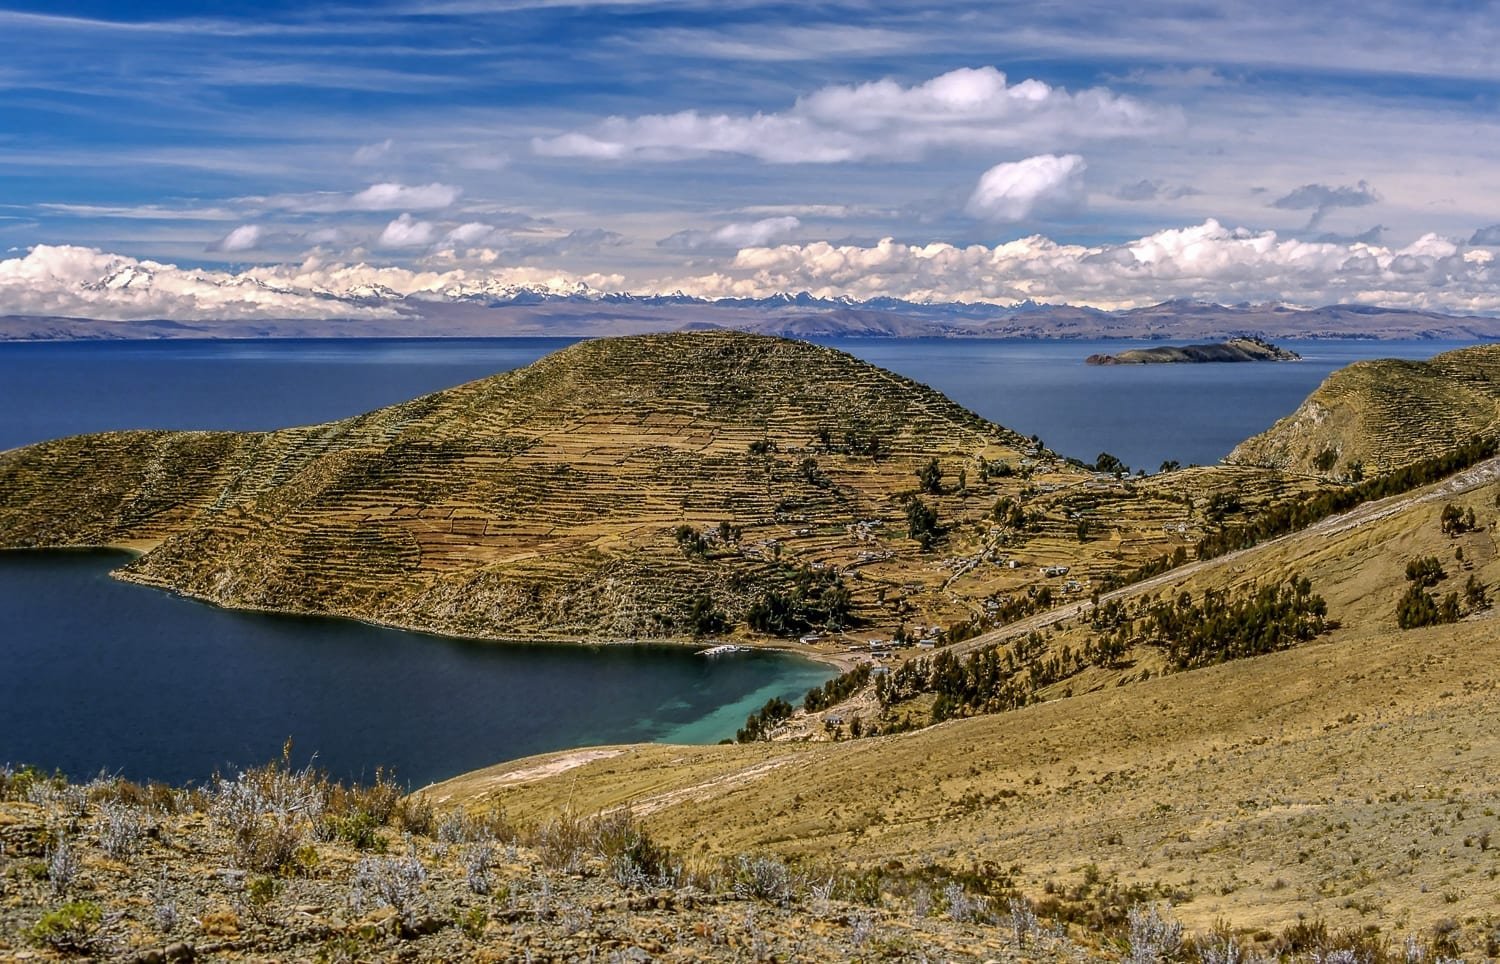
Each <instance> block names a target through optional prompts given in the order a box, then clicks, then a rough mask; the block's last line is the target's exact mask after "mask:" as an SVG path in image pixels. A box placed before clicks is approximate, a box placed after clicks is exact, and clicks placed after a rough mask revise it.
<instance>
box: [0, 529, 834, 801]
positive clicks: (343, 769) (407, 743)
mask: <svg viewBox="0 0 1500 964" xmlns="http://www.w3.org/2000/svg"><path fill="white" fill-rule="evenodd" d="M124 558H125V557H123V556H121V555H116V554H107V553H83V552H79V553H58V552H48V553H0V665H3V667H4V669H3V671H0V762H5V761H7V760H8V761H11V762H21V761H25V762H32V761H35V762H37V763H40V764H44V765H46V766H48V767H54V766H55V767H60V768H62V769H63V770H65V771H67V772H68V773H70V774H73V775H76V776H86V775H91V774H94V773H97V772H98V771H99V770H100V769H108V770H110V771H111V772H116V771H118V772H123V773H124V774H126V775H128V776H131V777H138V778H153V779H161V780H167V781H171V782H182V781H190V780H199V779H203V778H205V777H207V776H208V775H209V774H210V773H211V772H212V771H213V770H214V769H215V768H216V767H219V768H227V767H233V766H235V765H245V764H254V763H260V762H264V761H266V760H269V759H271V758H273V757H275V756H276V755H277V754H278V753H279V751H280V748H281V745H282V742H283V741H284V740H286V738H287V737H288V736H290V737H292V738H293V740H294V741H295V749H296V756H297V759H298V760H306V759H307V758H308V757H309V756H310V755H312V754H316V757H317V760H318V762H319V764H320V765H322V766H326V767H328V768H329V769H330V770H331V771H332V772H334V773H337V774H340V775H344V776H358V775H361V774H363V775H365V776H368V775H369V774H371V773H372V772H373V770H374V768H375V767H376V766H381V765H384V766H387V767H394V768H395V770H396V772H397V774H398V777H399V778H400V779H402V780H405V781H409V782H411V783H413V784H414V785H418V784H422V783H426V782H428V781H431V780H436V779H441V778H443V777H447V776H452V775H454V774H456V773H461V772H463V771H465V770H470V769H474V768H476V767H481V766H486V765H488V764H491V763H496V762H498V761H501V760H506V759H511V758H514V757H518V756H525V755H528V754H531V753H539V752H542V751H546V750H555V749H562V748H565V747H574V746H587V745H591V744H600V743H633V742H641V741H650V740H662V741H670V742H688V743H713V742H717V741H718V740H720V739H723V738H726V737H732V736H733V735H734V731H735V730H736V729H737V728H738V727H739V726H740V725H742V724H743V723H744V720H745V717H746V715H748V714H749V713H750V712H751V711H753V710H756V709H759V708H760V706H761V705H762V704H764V703H765V701H766V700H767V699H769V698H771V697H772V696H781V697H782V698H784V699H790V700H800V699H801V697H802V695H803V694H804V693H806V692H807V690H808V689H809V688H810V687H812V686H816V685H819V684H821V683H822V682H823V681H824V680H825V679H827V678H829V677H830V676H831V675H833V670H832V669H831V668H830V667H828V666H826V665H823V664H818V663H813V662H810V661H808V660H804V659H800V658H796V657H792V656H783V655H779V654H771V653H744V654H737V655H732V656H720V657H716V658H713V659H708V658H705V657H700V656H696V655H694V654H693V652H692V651H691V650H688V649H684V648H679V647H661V646H651V647H646V646H603V647H593V648H581V647H568V646H545V645H537V646H515V645H495V644H487V643H472V642H466V641H462V640H453V639H445V638H441V637H432V636H424V635H421V634H417V633H406V632H400V631H396V630H388V629H381V628H378V627H373V626H366V625H363V624H360V623H354V622H349V621H345V620H336V619H302V618H295V617H287V616H272V615H259V614H253V613H238V612H232V611H229V610H223V609H217V608H215V607H213V606H208V605H204V604H201V603H197V602H193V601H190V600H186V599H181V598H178V597H175V596H172V595H169V594H167V593H162V592H157V591H155V590H152V589H146V588H142V587H140V586H133V585H130V584H128V583H123V582H120V581H118V580H115V579H111V578H110V577H109V575H108V572H109V570H110V569H111V568H112V567H113V566H115V565H118V564H119V563H120V562H121V561H123V560H124Z"/></svg>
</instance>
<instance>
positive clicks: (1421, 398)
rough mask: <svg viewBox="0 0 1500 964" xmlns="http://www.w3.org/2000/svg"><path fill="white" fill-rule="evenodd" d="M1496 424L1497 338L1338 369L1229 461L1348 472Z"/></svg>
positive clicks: (1436, 447)
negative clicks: (1418, 357)
mask: <svg viewBox="0 0 1500 964" xmlns="http://www.w3.org/2000/svg"><path fill="white" fill-rule="evenodd" d="M1497 427H1500V344H1491V345H1479V346H1476V347H1473V348H1461V349H1458V350H1457V351H1451V352H1446V353H1444V354H1441V355H1437V356H1434V357H1433V358H1431V359H1430V360H1428V361H1425V362H1419V361H1398V360H1394V359H1383V360H1378V361H1363V362H1356V363H1355V364H1353V365H1350V366H1349V367H1347V368H1343V369H1340V370H1339V371H1336V372H1334V373H1333V374H1332V375H1330V376H1328V378H1327V380H1325V381H1324V382H1323V384H1322V385H1321V386H1320V387H1319V388H1318V390H1317V391H1315V392H1313V394H1312V395H1310V396H1308V398H1307V400H1306V401H1304V402H1303V403H1302V404H1301V405H1300V406H1299V407H1298V408H1297V410H1296V411H1295V412H1293V413H1292V414H1291V415H1289V416H1287V417H1286V418H1283V419H1281V420H1280V421H1279V422H1277V423H1276V424H1275V425H1273V426H1271V428H1270V429H1268V430H1267V431H1265V432H1264V433H1262V434H1260V435H1257V436H1255V437H1254V438H1251V439H1248V440H1246V441H1244V442H1242V443H1240V445H1239V446H1237V447H1236V448H1235V450H1234V451H1233V452H1231V453H1230V454H1229V458H1228V461H1229V462H1231V463H1235V464H1239V465H1255V466H1263V467H1270V468H1277V469H1283V470H1287V471H1292V472H1301V473H1323V474H1326V475H1329V476H1343V475H1347V474H1349V473H1350V471H1351V469H1352V467H1353V466H1354V465H1355V464H1356V463H1359V464H1360V465H1361V466H1362V469H1363V472H1364V473H1365V474H1366V475H1375V474H1379V473H1383V472H1388V471H1390V470H1392V469H1395V468H1399V467H1401V466H1403V465H1407V464H1409V463H1411V462H1415V461H1417V460H1419V459H1423V458H1428V457H1431V456H1434V455H1438V454H1440V453H1441V452H1442V451H1444V450H1445V449H1449V448H1452V447H1455V446H1457V445H1460V444H1462V443H1464V442H1466V441H1468V440H1469V439H1471V438H1473V437H1474V436H1475V435H1481V434H1492V433H1494V432H1495V430H1496V429H1497ZM1320 456H1321V457H1322V460H1321V461H1320ZM1323 466H1327V467H1326V468H1324V467H1323Z"/></svg>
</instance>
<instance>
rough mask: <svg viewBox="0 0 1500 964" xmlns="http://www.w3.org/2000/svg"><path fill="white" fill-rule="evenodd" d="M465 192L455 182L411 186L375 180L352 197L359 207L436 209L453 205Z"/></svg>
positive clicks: (378, 209) (363, 209)
mask: <svg viewBox="0 0 1500 964" xmlns="http://www.w3.org/2000/svg"><path fill="white" fill-rule="evenodd" d="M461 194H463V189H462V188H457V187H454V186H453V185H451V184H438V183H436V182H434V183H432V184H422V185H417V186H407V185H405V184H395V183H391V182H386V183H382V184H371V185H370V186H369V187H367V188H365V189H364V190H363V191H360V192H359V193H358V194H356V195H354V196H353V197H352V198H350V199H349V204H350V207H352V208H354V209H356V210H359V211H434V210H439V209H442V208H445V207H448V206H449V205H451V204H452V203H453V202H454V201H457V200H458V198H459V195H461Z"/></svg>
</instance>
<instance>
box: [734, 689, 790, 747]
mask: <svg viewBox="0 0 1500 964" xmlns="http://www.w3.org/2000/svg"><path fill="white" fill-rule="evenodd" d="M791 715H792V704H790V703H788V702H787V701H786V700H784V699H782V698H781V697H779V696H773V697H771V698H770V699H769V700H767V701H766V705H765V706H762V707H761V708H760V709H759V710H758V711H756V712H754V713H751V714H750V716H749V717H748V718H747V719H746V720H745V725H744V726H742V727H740V729H739V730H738V731H737V732H736V733H735V734H734V739H735V741H736V742H738V743H754V742H755V741H756V740H764V739H765V738H766V734H767V733H769V732H770V731H771V730H774V729H776V727H778V726H780V725H781V724H782V723H784V722H786V721H787V720H788V719H790V718H791Z"/></svg>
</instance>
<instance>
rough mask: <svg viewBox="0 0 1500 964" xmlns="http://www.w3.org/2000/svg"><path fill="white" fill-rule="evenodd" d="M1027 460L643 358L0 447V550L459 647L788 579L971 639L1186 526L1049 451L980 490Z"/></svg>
mask: <svg viewBox="0 0 1500 964" xmlns="http://www.w3.org/2000/svg"><path fill="white" fill-rule="evenodd" d="M872 439H874V440H878V443H879V451H878V455H877V456H876V457H872V456H871V455H870V454H869V450H868V444H869V442H870V441H871V440H872ZM825 440H826V441H825ZM851 443H852V445H851ZM752 445H760V446H764V447H766V449H767V450H766V451H762V452H759V453H757V452H753V451H752ZM1032 448H1033V444H1032V443H1031V442H1029V441H1027V440H1025V439H1022V438H1021V437H1019V436H1017V435H1016V434H1015V433H1013V432H1010V431H1008V430H1006V429H1003V428H1000V427H999V426H995V425H993V424H990V423H988V422H986V421H984V420H983V419H981V418H979V417H978V416H976V415H974V414H973V413H971V412H968V411H966V410H965V409H962V408H960V407H959V406H957V405H955V404H953V403H952V402H951V401H949V400H948V399H946V398H944V397H943V396H941V395H939V394H937V393H936V392H933V391H931V390H930V389H927V388H925V387H923V386H920V385H917V384H915V383H913V382H911V381H909V380H907V379H904V378H901V377H899V376H897V375H894V374H892V373H890V372H886V371H883V370H881V369H878V368H874V367H873V366H870V365H868V364H865V363H863V362H860V361H858V360H856V359H854V358H851V357H850V356H848V355H845V354H843V353H840V352H837V351H833V350H831V349H827V348H820V347H817V346H813V345H808V344H805V343H800V342H793V341H786V340H780V339H774V338H766V337H760V336H753V335H744V334H736V333H728V332H716V333H701V334H678V335H661V336H639V337H632V338H623V339H610V340H600V341H594V342H585V343H581V344H579V345H576V346H573V347H571V348H569V349H566V350H564V351H562V352H559V353H557V354H555V355H552V356H549V357H547V358H545V359H542V360H541V361H538V362H537V363H535V364H533V365H530V366H528V367H526V368H524V369H521V370H518V371H515V372H511V373H507V374H503V375H497V376H494V377H492V378H487V379H483V380H480V381H476V382H473V383H470V384H467V385H462V386H459V387H457V388H454V389H450V390H447V391H444V392H438V393H436V394H433V395H429V396H425V397H423V398H420V399H416V400H413V401H411V402H408V403H405V404H402V405H397V406H393V407H391V408H387V409H381V410H379V411H376V412H371V413H369V414H367V415H363V416H359V417H357V418H352V419H346V420H343V421H340V422H335V423H330V424H327V425H319V426H309V427H304V428H297V429H288V430H285V431H279V432H267V433H180V432H135V433H113V434H108V435H99V436H85V437H80V438H74V439H64V440H60V441H57V442H50V443H45V444H43V445H37V446H31V447H28V448H25V449H20V450H15V451H12V452H8V453H3V454H0V544H3V545H5V546H9V547H58V546H80V545H100V544H126V545H132V546H136V547H138V548H142V549H147V550H149V551H148V552H147V553H146V554H145V555H144V556H143V557H142V558H140V559H139V560H137V561H135V562H134V563H132V564H131V565H129V566H127V567H126V568H125V569H124V570H123V572H122V575H123V576H125V577H126V578H129V579H133V580H137V581H140V582H146V583H149V584H152V585H158V586H162V587H167V588H171V589H174V590H177V591H179V592H183V593H186V594H190V595H193V596H198V597H201V598H205V599H209V600H212V601H214V602H217V603H221V604H224V605H229V606H238V607H250V608H262V609H272V610H284V611H294V612H309V613H328V614H336V615H346V616H354V617H358V618H363V619H370V620H375V621H381V622H386V623H391V624H396V625H403V626H410V627H416V628H422V629H429V630H435V631H441V632H449V633H457V634H462V635H469V636H476V637H526V638H589V639H619V638H640V637H661V636H672V635H677V634H680V633H682V632H683V619H684V618H685V616H686V613H687V610H688V608H689V606H690V605H691V603H692V601H693V599H694V598H695V597H698V596H700V595H701V596H707V597H709V598H711V599H712V601H713V603H714V605H715V606H717V607H718V608H720V609H721V610H722V611H724V612H725V613H726V614H727V615H728V616H729V617H730V618H731V619H735V620H741V619H743V616H744V613H745V610H746V609H747V607H748V605H749V603H750V602H751V601H752V600H753V599H754V598H756V597H757V596H758V595H759V594H760V593H762V592H764V591H766V590H767V588H774V587H776V586H780V585H784V584H785V583H786V581H787V580H788V579H789V578H790V572H789V570H788V568H787V567H788V566H789V565H791V566H799V567H817V566H825V565H826V566H833V567H836V568H837V569H839V570H841V571H842V572H844V574H845V579H846V584H847V585H848V586H849V588H850V590H851V592H852V593H853V597H854V606H855V610H856V612H857V613H858V614H859V615H860V616H861V617H862V618H864V619H866V620H867V621H869V622H870V623H871V624H872V625H877V626H878V625H882V621H884V631H886V632H889V631H890V630H891V629H892V628H894V625H895V623H897V622H900V621H903V620H914V621H917V622H922V621H931V622H937V621H947V620H950V619H954V618H968V617H969V616H971V615H973V614H975V613H976V612H979V611H982V610H981V608H980V603H981V601H982V600H983V599H984V598H985V597H986V596H988V595H991V594H993V593H995V592H1000V591H1007V592H1010V591H1018V590H1021V589H1024V587H1025V586H1026V585H1027V584H1030V583H1035V582H1036V581H1037V580H1038V579H1039V578H1040V577H1038V575H1037V571H1036V563H1037V561H1039V560H1040V559H1042V558H1053V559H1056V558H1059V557H1061V556H1065V557H1066V559H1065V560H1064V561H1068V560H1071V561H1078V559H1079V558H1085V557H1086V559H1087V560H1091V562H1090V565H1091V566H1092V567H1095V568H1097V569H1098V571H1099V572H1100V573H1104V572H1110V571H1116V570H1118V569H1121V568H1127V567H1129V566H1132V565H1135V564H1138V563H1139V562H1141V561H1143V560H1144V559H1145V558H1148V557H1150V556H1153V555H1155V554H1157V553H1159V552H1161V551H1163V550H1164V549H1165V548H1167V545H1168V543H1169V542H1170V540H1169V539H1168V537H1167V536H1166V535H1165V534H1164V533H1163V531H1162V523H1163V519H1164V518H1166V517H1172V518H1177V517H1180V516H1181V514H1182V511H1183V510H1182V508H1181V506H1180V505H1179V504H1178V503H1176V502H1174V501H1173V498H1175V496H1173V495H1171V494H1169V493H1167V494H1164V493H1161V492H1157V491H1154V490H1153V491H1143V492H1135V491H1133V490H1131V491H1127V490H1129V486H1127V485H1125V484H1124V483H1100V482H1097V481H1095V480H1092V479H1091V477H1089V476H1088V475H1086V474H1085V473H1083V472H1082V471H1080V470H1077V469H1074V468H1072V467H1069V466H1067V465H1065V464H1063V463H1062V462H1061V461H1059V460H1056V459H1055V458H1052V457H1050V456H1047V457H1041V458H1038V459H1036V460H1035V463H1036V464H1035V465H1034V466H1033V467H1032V469H1031V470H1030V471H1029V472H1028V476H1027V477H1022V476H1020V475H1016V476H1009V477H1006V478H1002V479H989V480H983V479H981V478H980V477H979V475H980V473H979V469H978V467H979V465H980V460H981V459H987V460H990V461H994V460H1004V461H1006V462H1007V463H1008V464H1010V465H1012V466H1020V465H1021V464H1022V463H1023V462H1024V461H1026V460H1027V459H1028V458H1030V456H1031V450H1032ZM933 458H936V459H938V460H939V462H940V464H942V466H943V467H944V470H945V473H946V477H947V479H948V484H947V485H946V486H945V492H944V493H943V494H942V495H933V496H928V497H927V498H928V500H929V502H930V503H931V504H932V505H933V506H934V507H935V508H937V510H938V512H939V515H940V518H941V519H942V520H943V521H944V523H945V524H948V525H949V528H950V533H949V536H948V538H947V540H946V541H945V542H944V543H943V544H942V546H941V548H940V551H938V552H936V553H924V552H922V551H921V550H920V548H919V547H918V546H917V545H916V543H914V542H913V541H912V540H910V539H909V538H907V533H906V525H905V519H904V509H903V508H902V503H901V498H902V496H903V494H904V493H906V492H909V491H911V490H913V489H914V488H915V483H916V469H917V468H918V467H920V466H921V465H923V464H924V463H926V462H927V461H928V460H930V459H933ZM804 463H806V465H804ZM960 473H965V474H966V475H967V479H968V482H969V484H968V485H967V486H965V487H963V488H962V489H960V488H959V487H958V486H956V485H955V484H954V483H955V482H956V481H957V477H958V476H959V474H960ZM1100 489H1104V490H1109V491H1103V492H1101V491H1097V490H1100ZM1026 491H1029V492H1030V493H1031V494H1030V495H1029V496H1027V495H1025V492H1026ZM1002 495H1010V496H1014V497H1019V498H1023V500H1024V501H1026V502H1027V504H1028V505H1031V506H1034V507H1035V509H1034V511H1035V513H1036V514H1037V519H1036V521H1035V522H1034V524H1033V526H1032V530H1031V531H1029V532H1028V533H1027V534H1026V535H1025V536H1024V537H1020V536H1018V537H1017V539H1018V540H1019V541H1021V542H1023V543H1025V547H1026V548H1028V549H1029V550H1031V551H1032V555H1031V557H1029V558H1028V559H1027V563H1026V565H1025V566H1024V567H1023V568H1021V569H1019V570H1010V569H1003V568H1002V567H1000V565H999V557H998V556H996V555H994V554H992V550H994V549H995V548H996V546H998V545H1000V544H1001V543H1003V542H1004V541H1005V540H1007V539H1009V538H1010V536H1009V535H1008V534H1006V533H1003V532H1000V533H998V534H997V532H996V531H995V530H994V527H992V525H991V523H990V521H989V519H988V513H989V510H990V509H991V507H992V506H993V505H994V503H995V501H996V499H997V498H999V497H1000V496H1002ZM1111 500H1113V502H1112V501H1111ZM1106 503H1107V504H1111V505H1118V507H1119V509H1120V514H1119V518H1118V519H1117V520H1115V521H1117V522H1118V528H1117V529H1112V530H1111V531H1110V534H1109V538H1108V539H1098V540H1095V541H1094V542H1093V543H1091V544H1090V546H1089V547H1088V549H1087V551H1086V552H1084V555H1083V556H1078V557H1077V558H1075V556H1077V553H1078V552H1079V551H1080V550H1079V549H1077V545H1078V544H1077V540H1076V539H1075V538H1073V536H1072V534H1071V530H1072V527H1073V523H1072V522H1070V521H1069V519H1068V516H1067V512H1069V511H1072V510H1071V509H1070V506H1073V505H1075V504H1083V505H1087V506H1089V507H1090V508H1089V511H1101V510H1100V509H1099V506H1100V505H1101V504H1106ZM1049 505H1052V506H1054V508H1053V509H1051V510H1049V508H1048V506H1049ZM1049 511H1050V512H1051V513H1052V514H1051V515H1050V516H1049V514H1048V513H1049ZM720 522H730V523H732V524H734V525H736V526H739V527H742V528H743V530H744V533H743V536H741V537H740V538H739V539H738V540H734V541H731V542H730V543H727V544H711V545H710V551H709V552H708V553H707V556H706V557H694V556H690V555H687V554H684V553H683V552H682V551H681V550H680V549H679V547H678V545H677V543H676V541H675V539H674V537H673V530H674V529H675V528H676V527H677V526H679V525H683V524H687V525H691V526H693V527H695V528H697V529H699V530H705V531H706V530H709V529H712V528H714V527H716V526H717V525H718V523H720ZM861 522H865V523H871V524H869V525H865V526H859V525H857V523H861ZM1012 548H1014V546H1013V547H1012ZM784 564H785V565H784Z"/></svg>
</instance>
